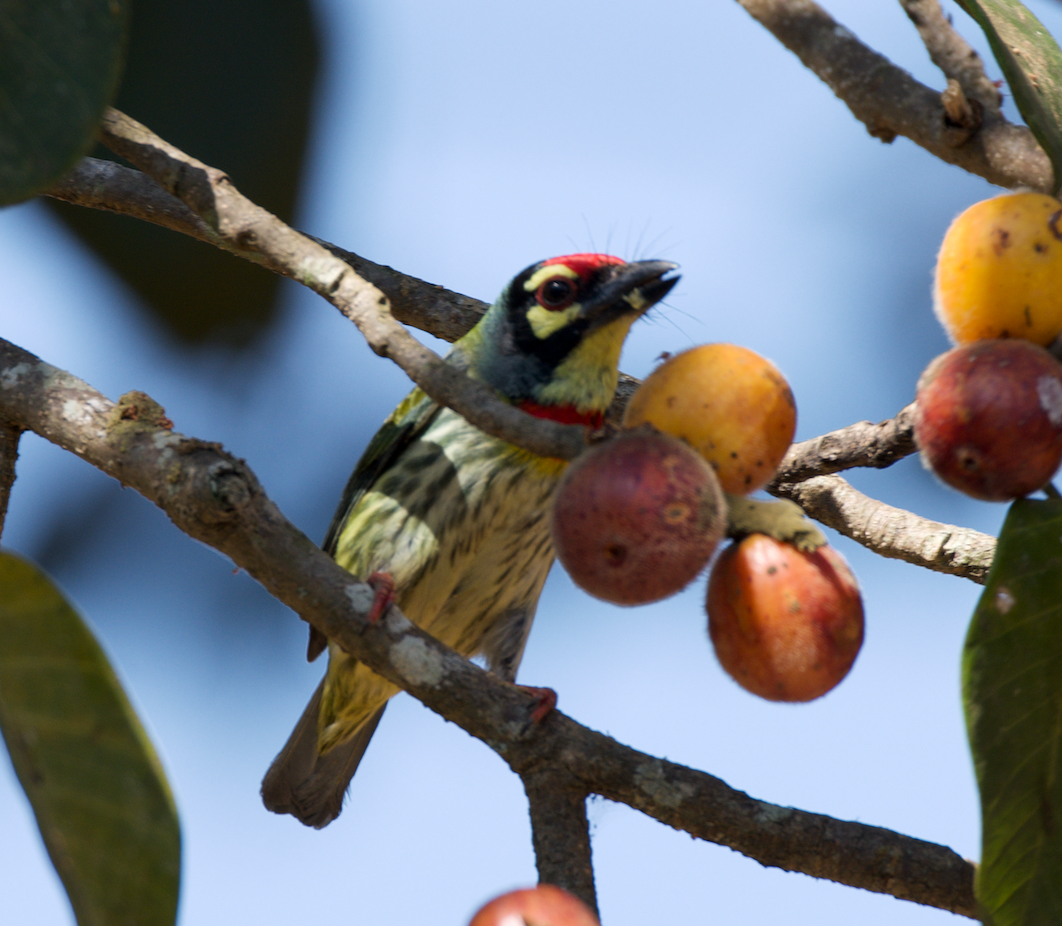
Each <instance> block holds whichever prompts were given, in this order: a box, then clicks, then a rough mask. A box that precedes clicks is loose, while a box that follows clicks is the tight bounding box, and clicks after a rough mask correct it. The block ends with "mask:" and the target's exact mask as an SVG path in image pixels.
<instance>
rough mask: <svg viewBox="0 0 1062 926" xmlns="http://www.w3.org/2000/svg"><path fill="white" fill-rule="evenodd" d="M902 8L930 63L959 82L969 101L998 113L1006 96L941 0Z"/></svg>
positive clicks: (918, 0) (910, 2)
mask: <svg viewBox="0 0 1062 926" xmlns="http://www.w3.org/2000/svg"><path fill="white" fill-rule="evenodd" d="M900 5H901V6H902V7H903V9H904V12H905V13H906V14H907V16H908V17H909V18H910V20H911V22H912V23H914V25H915V28H916V29H917V30H918V34H919V36H921V38H922V44H924V45H925V47H926V51H928V52H929V58H930V60H931V61H932V62H933V63H934V64H935V65H936V66H937V67H938V68H940V70H941V71H942V72H943V74H944V76H945V77H947V78H948V79H949V80H955V81H958V83H959V86H960V87H962V90H963V93H964V94H965V95H966V96H967V98H969V99H971V100H976V101H977V102H978V103H980V104H981V106H982V107H984V109H986V110H988V111H989V112H992V113H998V112H999V108H1000V106H1002V105H1003V94H1002V93H1000V92H999V87H997V86H996V85H995V83H993V81H991V80H990V79H989V77H988V75H987V74H986V73H985V65H984V62H983V61H982V60H981V56H980V55H979V54H977V52H976V51H974V49H973V48H971V47H970V43H969V42H967V41H966V39H964V38H963V37H962V36H961V35H959V33H958V32H957V31H956V29H955V27H954V26H953V25H952V24H951V22H950V21H949V20H948V17H947V16H945V15H944V10H943V9H941V6H940V0H900Z"/></svg>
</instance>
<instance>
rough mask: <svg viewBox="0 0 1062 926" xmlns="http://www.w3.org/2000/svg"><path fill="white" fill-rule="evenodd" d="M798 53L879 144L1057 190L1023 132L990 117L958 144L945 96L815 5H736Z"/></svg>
mask: <svg viewBox="0 0 1062 926" xmlns="http://www.w3.org/2000/svg"><path fill="white" fill-rule="evenodd" d="M738 3H740V4H741V5H742V6H743V7H744V8H745V9H746V10H747V11H748V12H749V13H750V14H751V15H752V16H753V17H754V18H755V19H756V20H758V21H759V22H760V23H762V24H763V25H764V26H766V27H767V29H769V30H770V31H771V32H772V33H773V34H774V36H775V37H776V38H777V39H778V40H779V41H780V42H781V43H782V44H783V45H785V46H786V48H788V49H789V50H790V51H792V52H794V53H795V54H796V55H797V57H799V58H800V60H801V61H802V62H803V63H804V64H805V65H806V66H807V67H808V68H810V69H811V70H812V71H813V72H814V73H815V74H816V75H817V76H818V77H819V78H820V79H821V80H822V81H824V82H825V83H826V84H827V85H828V86H829V87H830V89H831V90H833V92H834V93H836V94H837V96H838V97H840V98H841V100H843V101H844V103H845V104H846V105H847V106H848V108H849V109H850V110H851V111H852V113H853V115H855V117H856V118H857V119H859V120H860V121H861V122H862V123H863V124H864V125H866V127H867V131H869V132H870V134H871V135H873V136H874V137H875V138H880V139H881V140H882V141H886V142H891V141H892V140H893V139H894V138H895V137H896V136H897V135H903V136H905V137H906V138H909V139H911V141H913V142H914V143H915V144H917V145H920V146H921V147H923V148H925V149H926V150H927V151H928V152H930V153H931V154H934V155H936V156H937V157H938V158H940V159H941V160H942V161H946V162H947V163H949V164H955V165H957V166H958V167H962V168H963V169H964V170H968V171H969V172H970V173H972V174H977V175H978V176H980V177H984V178H985V179H986V180H988V181H989V182H990V183H995V184H998V185H999V186H1002V187H1008V188H1011V187H1019V186H1022V187H1029V188H1031V189H1034V190H1040V191H1041V192H1044V193H1050V192H1051V191H1052V177H1053V174H1052V170H1051V163H1050V161H1049V160H1048V159H1047V155H1046V154H1044V152H1043V149H1041V148H1040V146H1039V145H1038V144H1037V142H1036V139H1034V138H1033V135H1032V133H1031V132H1030V131H1029V130H1028V129H1027V128H1025V127H1024V126H1018V125H1012V124H1011V123H1009V122H1007V121H1006V120H1005V119H1003V118H1002V117H1001V116H997V115H996V114H994V113H993V112H991V111H986V113H985V119H984V124H983V125H982V126H981V128H980V130H979V131H977V132H975V133H974V134H973V135H971V136H970V137H969V138H968V139H966V140H965V142H964V143H963V144H960V145H956V144H955V138H954V133H953V131H952V130H951V128H950V127H949V125H948V122H947V119H946V118H945V117H946V113H945V110H944V104H943V102H942V100H941V94H940V92H939V91H936V90H932V89H931V88H929V87H927V86H925V85H924V84H921V83H919V82H918V81H917V80H915V79H914V78H913V77H911V75H910V74H908V73H907V72H906V71H904V70H902V69H901V68H898V67H896V65H894V64H893V63H892V62H891V61H889V60H888V59H887V58H885V57H884V56H883V55H880V54H878V53H877V52H876V51H874V50H872V49H871V48H868V47H867V46H866V45H864V44H863V43H862V42H860V41H859V39H857V38H856V37H855V36H854V35H853V34H852V33H851V32H850V31H849V30H848V29H846V28H845V27H844V26H842V25H841V24H840V23H838V22H837V21H836V20H834V19H833V18H832V17H831V16H830V15H829V13H827V12H826V11H825V10H824V9H823V8H822V7H820V6H819V5H818V4H817V3H814V2H812V0H738Z"/></svg>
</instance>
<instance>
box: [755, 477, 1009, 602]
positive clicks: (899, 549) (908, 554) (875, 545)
mask: <svg viewBox="0 0 1062 926" xmlns="http://www.w3.org/2000/svg"><path fill="white" fill-rule="evenodd" d="M769 491H770V492H771V494H772V495H777V496H779V497H780V498H788V499H790V500H792V501H794V502H796V503H797V504H798V505H800V507H801V508H803V509H804V511H805V512H806V513H807V514H808V515H810V516H811V517H813V518H814V519H815V520H816V521H821V522H822V523H823V524H825V525H827V526H828V527H832V528H833V529H834V530H836V531H839V532H840V533H842V534H844V535H845V536H846V537H850V538H851V539H852V540H854V541H856V542H857V543H861V544H862V545H863V546H865V547H867V548H868V549H870V550H873V551H874V552H875V553H878V554H879V555H881V556H885V557H888V558H890V559H902V560H903V561H904V562H906V563H913V564H914V565H916V566H924V567H925V568H926V569H932V570H933V571H934V572H943V573H947V574H948V575H953V576H963V577H965V578H967V579H970V580H972V581H974V582H976V583H978V584H979V585H984V583H985V577H986V576H987V575H988V570H989V567H991V565H992V557H993V556H994V555H995V551H996V538H995V537H991V536H989V535H988V534H982V533H981V532H980V531H975V530H971V529H970V528H968V527H956V526H955V525H953V524H941V523H940V522H939V521H930V520H929V519H928V518H923V517H919V516H918V515H916V514H912V513H911V512H910V511H904V510H903V509H902V508H893V507H892V505H886V504H885V503H884V502H879V501H877V500H876V499H873V498H869V497H868V496H866V495H864V494H863V493H862V492H860V491H858V490H857V489H855V488H853V487H852V486H851V485H850V484H849V483H848V482H846V481H845V480H844V479H842V478H841V477H840V476H816V477H815V478H813V479H808V480H806V481H804V482H798V483H791V482H787V483H782V484H780V485H772V486H771V487H770V489H769Z"/></svg>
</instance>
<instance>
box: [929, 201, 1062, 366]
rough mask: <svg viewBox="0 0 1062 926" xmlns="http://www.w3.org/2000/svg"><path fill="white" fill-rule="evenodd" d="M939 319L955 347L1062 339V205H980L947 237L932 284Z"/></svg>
mask: <svg viewBox="0 0 1062 926" xmlns="http://www.w3.org/2000/svg"><path fill="white" fill-rule="evenodd" d="M933 305H934V308H935V310H936V313H937V318H939V319H940V322H941V324H942V325H943V326H944V328H945V329H946V330H947V332H948V334H949V335H950V336H951V339H952V340H953V341H954V342H955V343H956V344H969V343H970V342H971V341H981V340H984V339H986V338H1024V339H1025V340H1027V341H1032V342H1033V343H1035V344H1040V345H1041V346H1043V347H1047V346H1049V345H1050V344H1051V342H1052V341H1054V339H1055V338H1056V337H1057V336H1058V334H1059V333H1060V332H1062V202H1059V201H1058V200H1057V199H1055V198H1054V197H1053V196H1047V195H1045V194H1043V193H1009V194H1006V195H1004V196H997V197H995V198H994V199H986V200H984V202H980V203H976V204H975V205H973V206H971V207H970V208H969V209H967V210H966V211H965V212H963V213H962V214H961V215H960V216H959V217H958V218H957V219H955V221H954V222H952V223H951V227H950V228H949V229H948V231H947V233H946V234H945V235H944V243H943V244H942V245H941V246H940V254H939V255H938V257H937V270H936V276H935V280H934V284H933Z"/></svg>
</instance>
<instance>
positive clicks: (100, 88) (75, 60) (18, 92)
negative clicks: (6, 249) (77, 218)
mask: <svg viewBox="0 0 1062 926" xmlns="http://www.w3.org/2000/svg"><path fill="white" fill-rule="evenodd" d="M128 21H129V0H2V2H0V205H7V204H9V203H14V202H19V201H20V200H23V199H27V198H28V197H30V196H32V195H33V194H34V193H36V192H38V191H39V190H42V189H45V188H46V187H48V186H50V185H51V184H53V183H55V181H56V180H58V179H59V178H60V177H62V176H63V174H65V173H66V172H67V171H69V170H70V168H71V167H73V166H74V163H75V161H77V159H78V158H79V157H81V156H82V155H83V154H85V153H86V152H87V151H88V150H89V148H90V147H91V146H92V142H93V139H94V138H95V134H96V129H97V127H98V126H99V123H100V120H101V119H102V117H103V110H104V108H105V107H106V106H107V105H108V104H109V103H110V102H111V100H112V99H113V98H114V94H115V92H116V91H117V88H118V78H119V76H120V75H121V69H122V56H123V51H124V47H125V36H126V30H127V25H128Z"/></svg>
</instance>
